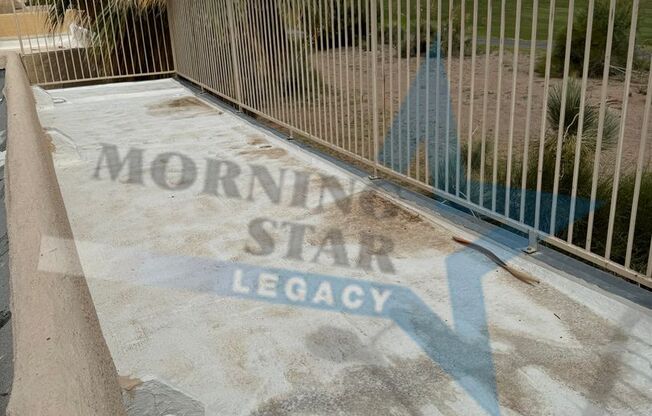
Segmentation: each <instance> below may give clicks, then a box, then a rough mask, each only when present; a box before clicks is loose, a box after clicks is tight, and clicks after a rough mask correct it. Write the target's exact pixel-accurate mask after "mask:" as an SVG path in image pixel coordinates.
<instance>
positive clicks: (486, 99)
mask: <svg viewBox="0 0 652 416" xmlns="http://www.w3.org/2000/svg"><path fill="white" fill-rule="evenodd" d="M535 1H536V0H535ZM492 3H493V0H487V28H486V34H485V39H484V42H485V56H484V96H483V98H482V127H481V133H480V134H481V137H480V140H481V143H480V196H479V199H480V206H481V207H483V208H484V205H485V203H484V190H485V188H486V186H485V162H486V153H487V107H488V106H489V57H490V55H491V35H492V30H491V13H492Z"/></svg>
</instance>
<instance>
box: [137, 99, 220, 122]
mask: <svg viewBox="0 0 652 416" xmlns="http://www.w3.org/2000/svg"><path fill="white" fill-rule="evenodd" d="M214 112H217V113H218V114H222V112H221V111H219V110H217V109H215V108H213V107H211V106H209V105H208V104H206V103H204V102H203V101H201V100H199V99H197V98H195V97H181V98H175V99H172V100H167V101H163V102H160V103H156V104H153V105H149V106H147V113H148V114H150V115H153V116H157V117H174V116H181V117H183V118H186V117H196V116H199V115H202V114H209V113H210V114H212V113H214Z"/></svg>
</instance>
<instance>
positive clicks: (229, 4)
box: [226, 0, 242, 111]
mask: <svg viewBox="0 0 652 416" xmlns="http://www.w3.org/2000/svg"><path fill="white" fill-rule="evenodd" d="M226 9H227V19H228V23H229V38H230V40H231V62H232V63H233V65H232V66H233V82H234V87H235V95H236V100H237V104H238V109H239V110H240V111H242V89H241V86H240V63H239V61H238V51H237V49H236V42H235V31H234V28H235V17H234V16H233V0H227V1H226Z"/></svg>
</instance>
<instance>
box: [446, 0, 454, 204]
mask: <svg viewBox="0 0 652 416" xmlns="http://www.w3.org/2000/svg"><path fill="white" fill-rule="evenodd" d="M447 35H448V61H447V62H446V63H447V66H448V70H447V71H446V73H447V74H448V77H447V78H448V91H449V94H447V97H446V98H447V100H446V146H445V147H446V150H445V152H446V154H445V155H444V166H445V171H444V181H445V182H444V187H445V188H444V189H445V190H446V193H448V192H449V191H450V153H451V152H450V141H451V139H450V137H451V122H450V120H451V99H450V98H451V97H450V92H452V91H453V84H452V82H451V79H450V74H452V73H453V68H452V62H453V0H448V34H447Z"/></svg>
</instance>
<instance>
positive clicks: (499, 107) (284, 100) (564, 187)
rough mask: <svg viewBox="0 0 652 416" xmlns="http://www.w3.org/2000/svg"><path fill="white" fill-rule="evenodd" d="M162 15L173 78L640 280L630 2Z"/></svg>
mask: <svg viewBox="0 0 652 416" xmlns="http://www.w3.org/2000/svg"><path fill="white" fill-rule="evenodd" d="M168 13H169V18H170V29H171V34H172V35H171V36H172V39H173V44H174V49H173V51H174V54H175V57H176V62H177V73H178V74H179V75H180V76H182V77H184V78H186V79H188V80H190V81H192V82H194V83H196V84H197V85H199V86H201V87H202V88H205V89H206V90H209V91H211V92H213V93H215V94H217V95H218V96H220V97H222V98H224V99H227V100H229V101H231V102H233V103H235V104H236V105H237V106H238V107H240V108H241V109H244V110H247V111H249V112H251V113H253V114H255V115H257V116H259V117H261V118H262V119H264V120H267V121H269V122H272V123H273V124H275V125H277V126H280V127H282V128H285V129H288V130H289V131H290V132H292V133H293V134H295V135H297V136H301V137H304V138H307V139H310V140H312V141H314V142H316V143H318V144H320V145H323V146H325V147H326V148H328V149H331V150H333V151H336V152H337V153H338V154H340V155H342V156H344V157H348V158H350V159H354V160H355V161H357V162H360V163H363V164H365V165H366V166H367V167H368V168H369V170H370V171H373V175H374V176H378V175H388V176H390V177H393V178H395V179H398V180H400V181H402V182H404V183H407V184H410V185H413V186H416V187H418V188H420V189H422V190H424V191H427V192H433V193H434V194H436V195H438V196H440V197H443V198H445V199H447V200H449V201H452V202H454V203H457V204H459V205H461V206H463V207H466V208H469V209H471V210H473V211H474V212H476V213H478V214H480V215H483V216H486V217H488V218H490V219H492V220H496V221H499V222H501V223H504V224H507V225H509V226H511V227H513V228H515V229H517V230H520V231H522V232H525V233H528V234H529V235H530V236H531V237H533V240H534V239H539V240H542V241H545V242H546V243H548V244H550V245H552V246H556V247H558V248H560V249H562V250H564V251H566V252H568V253H570V254H573V255H576V256H579V257H581V258H582V259H585V260H588V261H590V262H593V263H595V264H597V265H600V266H602V267H604V268H606V269H608V270H610V271H612V272H615V273H617V274H619V275H621V276H624V277H626V278H629V279H631V280H633V281H636V282H638V283H639V284H642V285H645V286H647V287H652V256H650V247H651V245H652V244H651V242H652V230H651V228H652V225H650V222H651V219H650V214H651V213H650V212H649V211H642V210H645V209H647V207H648V205H646V204H649V202H648V201H649V200H650V199H652V189H651V188H652V174H651V173H650V149H649V147H650V146H648V143H647V141H648V136H649V128H648V127H649V115H650V114H649V113H650V104H651V103H650V101H651V97H652V94H648V93H647V91H649V88H650V86H652V77H650V71H649V65H650V53H649V52H648V51H649V49H650V48H649V45H650V42H649V40H650V39H648V33H646V32H645V31H646V30H648V29H649V28H648V25H645V24H642V23H641V21H642V20H644V22H647V21H648V20H646V19H648V18H652V13H651V11H650V10H647V9H645V8H644V7H643V6H642V5H641V2H640V1H639V0H633V1H631V2H628V1H626V0H583V1H580V0H567V1H560V0H557V1H555V0H552V1H550V2H543V1H539V0H531V1H523V0H484V1H479V0H465V1H464V0H456V1H454V0H451V1H443V0H430V1H428V0H307V1H299V0H275V1H270V0H247V1H245V0H215V1H207V0H204V1H202V0H190V1H185V0H184V1H180V0H169V2H168ZM596 45H597V46H596Z"/></svg>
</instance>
